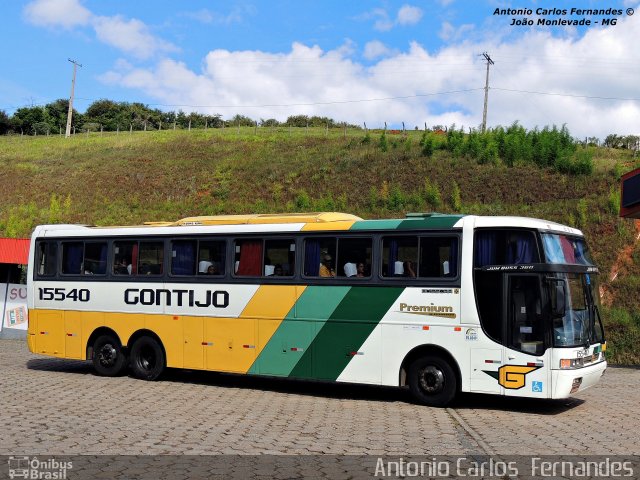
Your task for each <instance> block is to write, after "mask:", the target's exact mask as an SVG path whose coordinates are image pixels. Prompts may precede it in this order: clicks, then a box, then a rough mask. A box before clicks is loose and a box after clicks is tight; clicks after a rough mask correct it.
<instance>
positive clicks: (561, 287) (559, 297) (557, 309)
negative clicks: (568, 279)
mask: <svg viewBox="0 0 640 480" xmlns="http://www.w3.org/2000/svg"><path fill="white" fill-rule="evenodd" d="M553 285H554V286H555V288H553V289H552V297H553V298H552V299H551V311H552V312H551V313H552V315H553V317H554V318H557V317H564V315H565V313H566V302H565V298H566V291H565V283H564V281H563V280H559V281H558V280H556V281H554V282H553Z"/></svg>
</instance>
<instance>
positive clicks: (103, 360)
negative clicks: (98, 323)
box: [92, 334, 127, 377]
mask: <svg viewBox="0 0 640 480" xmlns="http://www.w3.org/2000/svg"><path fill="white" fill-rule="evenodd" d="M92 357H93V358H92V360H93V368H94V369H95V371H96V372H97V373H98V375H102V376H104V377H115V376H117V375H120V374H121V373H122V372H123V371H124V369H125V368H126V367H127V356H126V354H125V353H124V350H123V349H122V345H121V344H120V341H119V340H118V338H117V337H115V336H114V335H111V334H106V335H100V336H99V337H98V338H96V340H95V342H93V354H92Z"/></svg>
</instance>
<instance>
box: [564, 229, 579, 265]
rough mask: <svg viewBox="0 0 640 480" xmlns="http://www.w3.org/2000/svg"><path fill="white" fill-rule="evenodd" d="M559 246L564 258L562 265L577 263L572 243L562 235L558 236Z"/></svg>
mask: <svg viewBox="0 0 640 480" xmlns="http://www.w3.org/2000/svg"><path fill="white" fill-rule="evenodd" d="M560 245H561V246H562V254H563V256H564V263H577V262H576V254H575V251H574V248H573V246H574V242H572V241H571V240H569V239H568V238H567V237H565V236H564V235H562V236H560Z"/></svg>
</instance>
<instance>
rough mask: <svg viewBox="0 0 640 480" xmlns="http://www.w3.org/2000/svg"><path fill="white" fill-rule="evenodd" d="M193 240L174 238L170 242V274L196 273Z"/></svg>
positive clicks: (195, 243)
mask: <svg viewBox="0 0 640 480" xmlns="http://www.w3.org/2000/svg"><path fill="white" fill-rule="evenodd" d="M197 244H198V242H196V241H195V240H174V241H172V242H171V275H195V274H196V247H197Z"/></svg>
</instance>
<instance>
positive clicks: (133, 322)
mask: <svg viewBox="0 0 640 480" xmlns="http://www.w3.org/2000/svg"><path fill="white" fill-rule="evenodd" d="M305 288H306V287H304V286H291V285H262V286H261V287H260V288H259V289H258V290H257V291H256V293H255V294H254V295H253V297H252V298H251V300H250V301H249V302H248V303H247V305H246V306H245V308H244V310H243V311H242V312H241V314H240V316H239V317H238V318H227V317H222V318H221V317H195V316H187V315H164V314H134V313H108V312H78V311H65V310H44V309H35V310H31V311H30V312H29V314H30V325H29V333H30V334H33V338H32V339H30V342H29V343H30V345H33V347H32V348H33V352H34V353H43V354H47V355H54V356H57V357H62V358H76V359H81V360H84V359H85V358H86V347H87V342H88V341H89V337H90V336H91V334H92V333H93V332H94V331H95V330H96V329H97V328H100V327H107V328H110V329H111V330H113V331H114V332H115V333H116V335H118V337H119V339H120V341H121V342H122V344H123V345H127V343H128V342H129V339H130V338H131V336H132V335H133V334H134V333H135V332H136V331H138V330H141V329H148V330H150V331H152V332H154V333H155V334H156V335H157V336H158V337H159V338H160V341H161V342H162V345H163V346H164V350H165V353H166V356H167V359H166V360H167V366H168V367H177V368H193V369H198V370H216V371H225V372H236V373H247V371H248V370H249V368H250V367H251V365H252V364H253V362H255V360H256V358H257V357H258V355H259V354H260V352H261V351H262V349H263V348H264V347H265V346H266V344H267V343H268V342H269V339H270V338H271V337H272V336H273V334H274V333H275V331H276V330H277V329H278V327H279V326H280V324H281V323H282V321H283V320H284V318H285V317H286V316H287V314H288V313H289V312H290V311H291V309H292V308H293V306H294V305H295V303H296V301H297V300H298V298H300V295H302V293H303V292H304V290H305Z"/></svg>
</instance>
